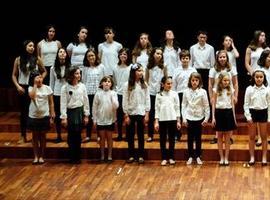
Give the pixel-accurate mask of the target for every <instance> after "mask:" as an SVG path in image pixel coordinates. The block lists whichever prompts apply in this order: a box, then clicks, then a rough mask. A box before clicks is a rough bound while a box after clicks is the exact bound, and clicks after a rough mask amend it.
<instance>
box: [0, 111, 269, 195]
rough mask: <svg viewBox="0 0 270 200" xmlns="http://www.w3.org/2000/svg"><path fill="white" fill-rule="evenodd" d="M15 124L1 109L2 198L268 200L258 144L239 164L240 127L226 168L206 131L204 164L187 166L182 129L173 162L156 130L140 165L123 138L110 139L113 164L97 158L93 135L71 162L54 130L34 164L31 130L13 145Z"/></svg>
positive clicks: (242, 149) (243, 148)
mask: <svg viewBox="0 0 270 200" xmlns="http://www.w3.org/2000/svg"><path fill="white" fill-rule="evenodd" d="M241 126H242V127H245V125H244V124H242V125H241ZM18 128H19V124H18V113H0V200H2V199H3V200H9V199H12V200H13V199H20V200H24V199H46V200H47V199H57V200H58V199H65V200H66V199H78V200H80V199H82V200H84V199H116V200H118V199H130V200H133V199H145V200H146V199H147V200H152V199H154V200H158V199H162V200H163V199H166V200H167V199H169V200H171V199H172V200H173V199H183V200H197V199H199V200H204V199H205V200H219V199H222V200H234V199H235V200H238V199H244V200H246V199H248V200H249V199H254V200H257V199H258V200H264V199H267V200H268V199H270V181H269V180H270V168H269V165H268V166H266V167H262V166H261V163H260V162H259V161H260V160H261V150H260V148H258V147H256V159H257V163H256V164H255V166H252V167H249V168H248V167H244V165H243V164H244V163H246V161H247V160H248V158H249V153H248V137H247V134H245V133H243V132H236V133H235V135H234V136H233V139H234V143H233V144H232V145H231V151H230V161H231V162H230V165H229V166H226V167H224V166H219V164H218V160H219V156H218V150H217V145H216V144H210V143H209V141H210V139H211V138H212V137H213V135H212V134H209V132H204V134H203V144H202V149H203V156H202V160H203V161H204V163H203V165H202V166H198V165H196V164H192V165H190V166H187V165H186V163H185V162H186V159H187V142H186V134H184V135H183V137H182V139H181V141H180V142H177V143H176V147H175V155H176V165H174V166H169V165H167V166H160V147H159V141H158V135H155V141H154V142H152V143H147V142H145V158H146V162H145V164H143V165H138V163H132V164H127V163H126V162H125V159H126V158H127V143H126V142H124V141H122V142H114V150H113V158H114V162H113V163H111V164H109V163H99V162H98V158H99V145H98V144H97V142H96V140H95V138H96V135H93V139H92V141H91V142H89V143H83V144H82V158H83V159H82V163H81V164H78V165H75V164H69V163H68V162H67V144H66V134H65V133H64V134H63V138H64V142H61V143H58V144H56V143H54V139H55V137H56V134H55V133H54V131H53V130H52V131H50V132H49V133H48V134H47V149H46V158H45V161H46V162H45V164H43V165H32V164H31V163H32V158H33V152H32V151H33V150H32V144H31V142H30V141H31V134H30V133H28V134H27V138H28V140H29V142H27V143H25V144H17V141H18V139H19V129H18ZM243 130H244V129H243ZM114 136H115V137H116V135H114ZM145 138H147V135H145ZM269 154H270V152H268V161H269V160H270V159H269Z"/></svg>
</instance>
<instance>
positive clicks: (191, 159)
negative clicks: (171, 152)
mask: <svg viewBox="0 0 270 200" xmlns="http://www.w3.org/2000/svg"><path fill="white" fill-rule="evenodd" d="M192 161H193V158H192V157H189V159H188V161H187V165H191V164H192Z"/></svg>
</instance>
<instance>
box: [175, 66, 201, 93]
mask: <svg viewBox="0 0 270 200" xmlns="http://www.w3.org/2000/svg"><path fill="white" fill-rule="evenodd" d="M193 72H197V70H196V69H195V68H194V67H191V66H188V67H187V68H183V67H182V66H181V67H180V66H179V67H178V68H176V69H175V71H174V76H173V90H174V91H176V92H177V93H183V92H184V90H185V89H187V88H188V80H189V77H190V74H191V73H193Z"/></svg>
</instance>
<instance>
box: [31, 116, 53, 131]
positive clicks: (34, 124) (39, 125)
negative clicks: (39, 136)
mask: <svg viewBox="0 0 270 200" xmlns="http://www.w3.org/2000/svg"><path fill="white" fill-rule="evenodd" d="M27 128H28V129H29V130H31V131H49V130H50V117H49V116H46V117H43V118H31V117H28V121H27Z"/></svg>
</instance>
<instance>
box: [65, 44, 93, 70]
mask: <svg viewBox="0 0 270 200" xmlns="http://www.w3.org/2000/svg"><path fill="white" fill-rule="evenodd" d="M87 50H88V48H87V46H86V44H85V43H80V44H78V45H77V46H76V45H74V44H73V43H70V44H69V45H68V46H67V51H71V52H72V53H71V58H70V63H71V65H72V66H75V67H79V68H80V69H81V68H82V67H83V59H84V55H85V52H86V51H87Z"/></svg>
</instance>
